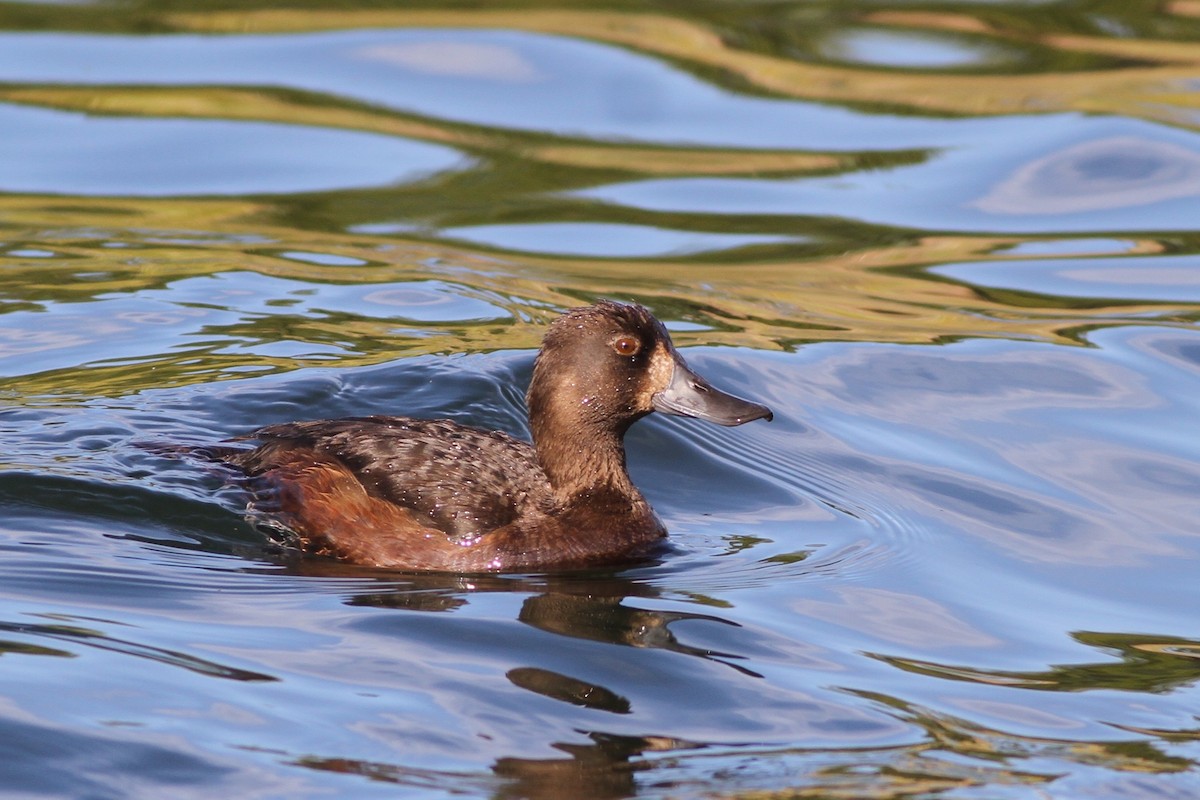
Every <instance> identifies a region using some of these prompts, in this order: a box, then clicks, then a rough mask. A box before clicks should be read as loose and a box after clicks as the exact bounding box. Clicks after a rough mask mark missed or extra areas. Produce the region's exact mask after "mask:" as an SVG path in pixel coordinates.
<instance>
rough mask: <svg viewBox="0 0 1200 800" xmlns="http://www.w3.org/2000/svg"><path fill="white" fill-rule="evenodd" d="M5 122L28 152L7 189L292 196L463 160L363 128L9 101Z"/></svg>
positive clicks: (4, 168) (8, 175)
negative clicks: (96, 111) (98, 111)
mask: <svg viewBox="0 0 1200 800" xmlns="http://www.w3.org/2000/svg"><path fill="white" fill-rule="evenodd" d="M2 47H3V45H0V48H2ZM0 128H3V130H4V140H5V144H6V146H7V147H8V148H10V150H9V152H10V153H20V154H21V157H20V158H6V159H3V160H0V191H4V192H26V193H50V194H73V195H105V196H108V195H126V196H136V197H162V196H170V195H242V194H286V193H291V192H313V191H327V190H330V189H352V188H359V187H367V186H381V185H387V184H390V183H404V182H410V181H414V180H419V179H421V178H424V177H427V176H429V175H431V174H433V173H437V172H442V171H445V170H449V169H453V168H455V167H462V166H465V162H466V159H465V158H464V157H463V156H462V154H461V153H458V152H457V151H455V150H453V149H451V148H448V147H440V146H437V145H430V144H425V143H423V142H412V141H408V140H405V139H400V138H396V137H391V136H380V135H377V134H369V133H360V132H356V131H342V130H331V129H321V128H309V127H300V126H297V125H272V124H267V123H258V122H230V121H225V120H220V121H217V120H212V121H209V120H180V119H157V118H149V119H146V118H139V119H130V118H113V117H98V116H89V115H85V114H79V113H75V112H67V111H51V110H46V109H41V108H31V107H28V106H14V105H6V104H3V103H0ZM81 142H86V143H87V146H86V147H82V146H80V143H81ZM249 165H252V166H253V169H249V168H248V166H249Z"/></svg>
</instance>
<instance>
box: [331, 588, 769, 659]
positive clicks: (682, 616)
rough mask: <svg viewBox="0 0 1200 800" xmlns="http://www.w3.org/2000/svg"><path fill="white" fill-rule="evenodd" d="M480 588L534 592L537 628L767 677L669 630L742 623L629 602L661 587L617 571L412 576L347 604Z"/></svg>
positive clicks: (411, 607) (439, 604)
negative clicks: (686, 624)
mask: <svg viewBox="0 0 1200 800" xmlns="http://www.w3.org/2000/svg"><path fill="white" fill-rule="evenodd" d="M481 592H518V593H526V592H528V593H530V595H529V596H528V597H526V598H525V600H524V601H523V603H522V605H521V611H520V613H519V614H518V615H517V619H518V620H519V621H521V622H523V623H525V624H526V625H530V626H532V627H534V628H537V629H539V630H543V631H547V632H549V633H556V634H559V635H561V636H570V637H573V638H576V639H587V640H589V641H594V642H606V643H608V644H618V645H627V646H629V647H652V648H657V649H661V650H670V651H672V652H675V653H684V654H686V655H692V656H697V657H700V658H704V659H707V660H710V661H716V662H718V663H721V664H725V665H726V666H728V667H731V668H733V669H735V670H737V671H738V672H741V673H743V674H746V675H749V676H751V677H755V678H759V677H762V676H761V675H759V674H758V673H757V672H754V671H753V670H750V669H747V668H746V667H743V666H741V665H740V664H737V663H735V662H736V661H738V660H741V659H742V656H739V655H737V654H735V653H725V652H721V651H718V650H711V649H708V648H703V647H693V646H690V645H687V644H684V643H683V642H681V641H679V639H678V638H677V637H676V635H675V634H674V633H673V632H672V630H671V628H670V626H671V625H672V624H673V623H676V622H680V621H683V620H703V621H706V622H714V623H719V624H721V625H728V626H732V627H740V626H739V625H738V623H736V622H732V621H730V620H727V619H723V618H721V617H718V616H714V615H712V614H698V613H693V612H687V611H661V610H654V609H645V608H637V607H635V606H630V605H626V604H625V601H626V600H628V599H629V598H655V597H659V596H660V592H659V590H658V589H657V588H656V587H654V586H650V585H647V584H646V583H644V582H639V581H636V580H632V579H629V578H626V577H623V576H621V575H617V574H601V575H589V576H582V575H580V576H573V575H545V576H536V577H527V576H520V577H507V576H499V575H482V576H461V575H429V574H414V575H411V576H408V577H407V578H406V579H405V580H404V581H403V582H402V583H397V584H395V585H394V586H392V587H389V590H388V591H385V592H380V591H374V592H363V593H359V594H355V595H352V596H351V597H350V598H348V599H347V603H349V604H350V605H358V606H376V607H379V608H400V609H404V610H406V611H454V610H456V609H459V608H462V607H464V606H466V605H467V604H469V602H470V597H471V595H472V594H475V593H481Z"/></svg>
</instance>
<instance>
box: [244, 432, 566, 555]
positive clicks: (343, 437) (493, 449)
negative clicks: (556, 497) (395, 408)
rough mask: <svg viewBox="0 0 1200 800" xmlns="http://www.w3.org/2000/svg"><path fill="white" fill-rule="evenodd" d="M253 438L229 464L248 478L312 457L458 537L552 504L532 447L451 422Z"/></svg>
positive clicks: (265, 434) (260, 434)
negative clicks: (252, 443) (256, 442)
mask: <svg viewBox="0 0 1200 800" xmlns="http://www.w3.org/2000/svg"><path fill="white" fill-rule="evenodd" d="M248 438H249V437H248ZM252 438H255V439H258V440H260V441H262V444H261V445H260V446H259V447H257V448H255V449H254V450H250V451H245V452H243V453H239V454H236V455H233V456H230V457H227V459H226V460H228V461H230V462H231V463H234V464H236V465H237V466H238V467H240V468H241V469H243V470H244V471H246V472H247V473H248V474H250V475H270V473H271V472H272V470H276V469H279V468H281V467H284V468H286V467H287V466H288V465H290V464H295V463H298V462H302V461H304V460H312V459H313V458H314V457H315V458H317V459H325V460H333V461H336V462H340V463H341V464H344V465H345V467H346V468H347V469H348V470H349V471H350V472H351V473H352V474H353V475H354V476H355V478H357V479H358V481H359V482H360V483H361V484H362V485H363V487H364V488H365V489H366V491H367V493H368V494H370V495H372V496H374V497H378V498H380V499H383V500H386V501H388V502H390V503H394V504H396V505H399V506H403V507H404V508H407V509H411V510H412V512H414V516H415V518H417V519H419V520H420V521H421V522H422V523H424V524H426V525H427V526H428V527H431V528H437V529H438V530H441V531H443V532H444V533H446V534H447V535H448V536H450V537H452V538H454V539H459V540H466V539H472V538H474V537H477V536H481V535H483V534H485V533H487V532H489V531H492V530H495V529H497V528H501V527H503V526H505V525H508V524H510V523H512V522H513V521H514V520H516V519H517V517H518V516H519V515H521V514H522V513H524V512H526V511H527V510H529V509H533V508H538V507H545V505H546V503H548V502H550V497H551V490H550V486H549V483H548V482H547V479H546V476H545V474H544V473H543V472H542V469H541V467H539V466H538V462H537V456H536V453H535V451H534V449H533V447H532V446H531V445H530V444H528V443H526V442H522V441H520V440H518V439H515V438H513V437H512V436H509V435H507V434H505V433H500V432H498V431H484V430H480V429H478V428H472V427H469V426H466V425H460V424H458V423H455V422H451V421H449V420H418V419H410V418H407V417H388V416H373V417H351V418H346V419H336V420H317V421H314V422H292V423H286V424H282V425H271V426H268V427H266V428H262V429H260V430H258V431H255V432H254V434H253V435H252Z"/></svg>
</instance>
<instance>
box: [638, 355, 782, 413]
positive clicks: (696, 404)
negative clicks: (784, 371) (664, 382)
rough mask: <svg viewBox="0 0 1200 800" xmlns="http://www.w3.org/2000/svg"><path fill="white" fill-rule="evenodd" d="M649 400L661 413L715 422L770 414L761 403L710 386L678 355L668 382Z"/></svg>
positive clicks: (769, 410)
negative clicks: (665, 386)
mask: <svg viewBox="0 0 1200 800" xmlns="http://www.w3.org/2000/svg"><path fill="white" fill-rule="evenodd" d="M651 402H652V403H653V404H654V409H655V410H656V411H661V412H663V413H664V414H678V415H680V416H684V417H697V418H699V419H706V420H708V421H709V422H715V423H717V424H718V425H730V426H732V425H741V424H743V423H746V422H753V421H754V420H756V419H765V420H767V421H768V422H769V421H770V420H771V418H772V417H773V416H774V414H772V413H771V409H769V408H767V407H766V406H764V405H759V404H758V403H752V402H750V401H749V400H743V399H742V398H740V397H734V396H733V395H731V394H726V393H725V392H722V391H720V390H719V389H714V388H713V387H712V385H711V384H710V383H709V382H708V381H706V380H704V378H701V377H700V376H699V375H697V374H696V373H694V372H692V371H691V370H690V369H688V366H687V365H686V364H684V363H683V361H682V359H679V358H676V361H675V370H674V372H673V373H672V374H671V383H670V385H668V386H667V388H666V389H663V390H662V391H661V392H659V393H657V394H655V395H654V396H653V397H652V398H651Z"/></svg>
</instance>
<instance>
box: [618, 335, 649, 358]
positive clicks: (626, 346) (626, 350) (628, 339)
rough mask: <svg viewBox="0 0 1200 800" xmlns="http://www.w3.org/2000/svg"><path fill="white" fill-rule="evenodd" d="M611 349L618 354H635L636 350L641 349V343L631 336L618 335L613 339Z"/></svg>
mask: <svg viewBox="0 0 1200 800" xmlns="http://www.w3.org/2000/svg"><path fill="white" fill-rule="evenodd" d="M612 349H613V350H616V351H617V355H619V356H636V355H637V352H638V350H641V349H642V343H641V342H639V341H638V340H637V339H635V338H633V337H632V336H618V337H617V338H616V339H613V343H612Z"/></svg>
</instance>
